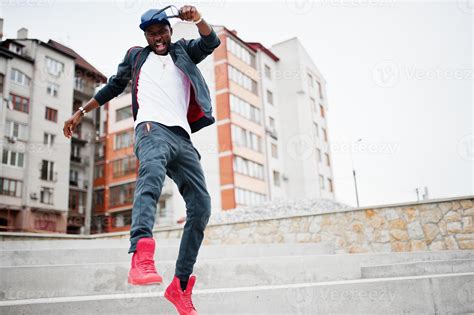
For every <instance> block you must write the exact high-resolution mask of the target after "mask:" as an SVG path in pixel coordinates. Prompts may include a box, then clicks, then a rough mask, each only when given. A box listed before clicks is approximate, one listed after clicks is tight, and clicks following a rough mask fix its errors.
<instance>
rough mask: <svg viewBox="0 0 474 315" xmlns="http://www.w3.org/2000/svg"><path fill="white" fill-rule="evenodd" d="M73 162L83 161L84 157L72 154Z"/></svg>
mask: <svg viewBox="0 0 474 315" xmlns="http://www.w3.org/2000/svg"><path fill="white" fill-rule="evenodd" d="M71 162H76V163H82V158H81V157H80V156H74V155H71Z"/></svg>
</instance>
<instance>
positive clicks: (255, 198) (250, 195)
mask: <svg viewBox="0 0 474 315" xmlns="http://www.w3.org/2000/svg"><path fill="white" fill-rule="evenodd" d="M235 200H236V202H237V203H238V204H241V205H258V204H261V203H263V202H264V201H265V195H264V194H260V193H257V192H254V191H250V190H246V189H242V188H236V189H235Z"/></svg>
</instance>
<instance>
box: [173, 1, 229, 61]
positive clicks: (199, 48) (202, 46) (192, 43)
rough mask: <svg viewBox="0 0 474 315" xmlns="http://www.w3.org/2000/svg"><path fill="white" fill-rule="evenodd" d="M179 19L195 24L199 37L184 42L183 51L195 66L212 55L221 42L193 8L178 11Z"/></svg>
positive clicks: (183, 8) (187, 7)
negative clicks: (184, 50)
mask: <svg viewBox="0 0 474 315" xmlns="http://www.w3.org/2000/svg"><path fill="white" fill-rule="evenodd" d="M180 18H181V19H182V20H185V21H192V22H194V23H196V26H197V28H198V31H199V35H200V37H199V38H197V39H191V40H184V39H183V41H184V43H185V49H186V51H187V53H188V55H189V56H190V57H191V59H192V60H193V61H194V63H195V64H198V63H200V62H201V61H203V60H204V59H205V58H206V57H207V56H209V55H210V54H212V52H213V51H214V49H216V48H217V47H218V46H219V45H220V44H221V40H220V39H219V37H218V36H217V34H216V32H215V31H214V30H213V29H212V27H211V26H210V25H209V24H207V22H206V21H205V20H204V19H203V18H202V17H201V13H199V11H198V10H197V9H196V8H195V7H193V6H184V7H182V8H181V10H180Z"/></svg>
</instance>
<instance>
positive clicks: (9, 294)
mask: <svg viewBox="0 0 474 315" xmlns="http://www.w3.org/2000/svg"><path fill="white" fill-rule="evenodd" d="M297 247H298V246H295V248H297ZM203 248H206V246H204V247H203ZM448 254H450V255H448ZM200 255H201V254H200ZM453 257H458V258H459V257H462V258H466V257H468V258H469V257H471V258H474V251H454V252H447V251H439V252H405V253H377V254H322V255H303V256H301V255H291V256H267V257H251V256H250V255H249V257H244V258H242V257H240V258H214V259H206V258H201V257H200V256H199V259H198V260H197V263H196V265H195V267H194V271H193V272H194V274H196V276H197V277H198V285H197V286H198V288H200V289H210V288H223V287H239V286H254V285H270V284H290V283H300V282H319V281H331V280H348V279H359V278H361V276H362V275H361V266H362V265H367V263H368V262H371V263H378V264H382V263H392V264H393V263H400V262H406V261H409V260H412V261H421V260H426V261H429V260H439V259H440V258H444V259H447V258H453ZM156 266H157V270H158V272H159V273H160V274H161V275H162V276H163V278H164V282H165V283H169V281H171V279H172V278H173V275H174V269H175V260H166V261H163V260H156ZM129 268H130V259H128V260H127V261H126V262H109V263H102V264H98V263H89V264H65V265H42V266H24V267H18V266H14V267H1V268H0V279H2V282H1V284H0V300H11V299H24V298H25V297H28V298H42V297H61V296H74V295H95V294H113V293H120V292H147V291H148V290H149V288H148V287H140V286H130V285H128V283H127V275H128V271H129ZM162 289H163V288H162V287H158V288H157V289H156V290H157V291H161V290H162ZM153 290H155V289H153Z"/></svg>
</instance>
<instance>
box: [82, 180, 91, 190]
mask: <svg viewBox="0 0 474 315" xmlns="http://www.w3.org/2000/svg"><path fill="white" fill-rule="evenodd" d="M82 184H83V185H84V188H85V189H87V188H89V181H88V180H84V181H83V182H82Z"/></svg>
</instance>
